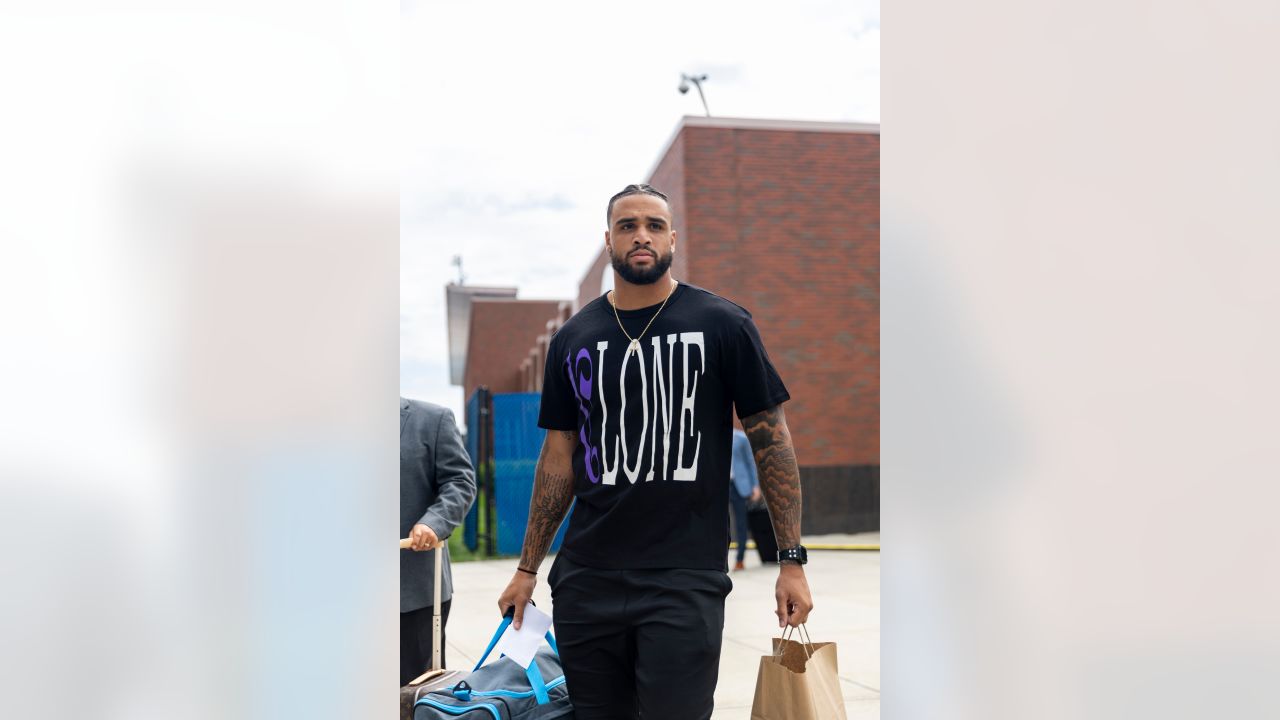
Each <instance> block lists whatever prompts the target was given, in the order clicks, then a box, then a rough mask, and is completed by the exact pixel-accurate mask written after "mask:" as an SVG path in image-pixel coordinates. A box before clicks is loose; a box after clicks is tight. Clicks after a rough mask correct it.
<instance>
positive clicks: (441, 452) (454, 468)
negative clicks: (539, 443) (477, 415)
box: [400, 398, 476, 686]
mask: <svg viewBox="0 0 1280 720" xmlns="http://www.w3.org/2000/svg"><path fill="white" fill-rule="evenodd" d="M475 497H476V476H475V473H474V472H473V471H472V469H471V461H470V460H469V459H468V458H467V451H466V449H465V448H463V446H462V437H461V436H460V435H459V434H458V426H457V425H456V424H455V423H454V421H453V413H451V412H449V410H447V409H445V408H443V407H440V406H439V405H432V404H431V403H426V402H420V401H418V400H406V399H404V398H400V537H402V538H403V537H407V538H409V539H410V540H412V541H413V544H412V545H411V546H410V550H413V551H414V552H401V553H400V685H401V686H404V685H406V684H408V682H409V681H410V680H412V679H414V678H416V677H418V676H419V675H421V674H422V673H423V672H424V671H426V670H427V668H428V667H429V666H430V665H431V650H432V638H431V626H432V620H431V618H432V615H433V614H434V606H433V603H434V602H435V553H434V552H428V551H430V550H433V549H434V548H435V546H436V545H437V544H438V543H440V542H442V541H443V539H444V538H447V537H449V535H450V534H451V533H452V532H453V530H454V528H456V527H458V525H460V524H461V523H462V518H463V516H465V515H466V514H467V511H468V510H470V509H471V503H472V502H473V501H474V500H475ZM441 557H442V558H443V562H444V567H442V568H441V573H440V581H441V583H442V584H443V587H442V588H441V589H440V644H441V647H440V665H441V667H443V666H444V625H445V623H447V622H448V621H449V605H450V602H451V598H452V597H453V578H452V577H451V574H450V572H449V548H448V546H447V545H446V546H445V547H444V548H442V549H441Z"/></svg>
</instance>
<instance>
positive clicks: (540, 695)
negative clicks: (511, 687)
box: [524, 660, 551, 705]
mask: <svg viewBox="0 0 1280 720" xmlns="http://www.w3.org/2000/svg"><path fill="white" fill-rule="evenodd" d="M524 674H525V675H526V676H528V678H529V687H531V688H533V696H534V697H535V698H537V699H538V704H539V705H546V704H547V703H548V702H550V701H551V698H550V697H549V696H548V695H547V684H546V683H545V682H543V681H542V671H541V670H539V669H538V661H537V660H534V661H533V662H531V663H529V667H527V668H525V669H524Z"/></svg>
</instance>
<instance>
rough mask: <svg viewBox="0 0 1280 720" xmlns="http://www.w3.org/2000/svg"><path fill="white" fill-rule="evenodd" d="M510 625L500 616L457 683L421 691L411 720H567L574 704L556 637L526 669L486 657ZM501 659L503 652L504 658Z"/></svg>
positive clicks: (550, 638) (509, 621)
mask: <svg viewBox="0 0 1280 720" xmlns="http://www.w3.org/2000/svg"><path fill="white" fill-rule="evenodd" d="M510 624H511V616H510V615H508V616H507V617H504V618H503V619H502V624H500V625H499V626H498V631H497V632H496V633H494V634H493V639H492V640H490V641H489V647H487V648H485V651H484V655H483V656H481V658H480V662H478V663H476V666H475V668H474V669H473V670H472V671H471V673H470V674H468V675H467V676H466V677H465V678H463V679H462V680H460V681H459V682H458V683H457V684H455V685H453V686H451V687H448V688H441V689H438V690H432V691H431V692H428V693H424V694H423V695H421V696H419V697H418V700H417V702H415V703H414V710H413V720H569V719H570V718H572V717H573V705H572V704H571V703H570V702H569V688H568V687H567V686H566V685H565V682H564V670H563V668H562V667H561V666H560V656H559V654H558V653H559V651H558V650H557V649H556V640H555V638H554V637H553V636H552V635H551V633H550V632H548V633H547V638H546V639H547V644H548V645H550V646H551V647H549V648H546V647H544V648H539V649H538V652H537V654H536V655H534V658H533V662H531V663H529V667H528V668H527V669H526V668H522V667H520V665H519V664H518V663H516V662H515V661H514V660H510V659H506V660H503V659H499V660H497V661H495V662H493V663H490V664H489V665H485V664H484V661H485V660H487V659H488V658H489V653H490V652H491V651H492V650H493V647H494V645H496V644H497V643H498V638H500V637H502V633H504V632H506V630H507V626H508V625H510ZM503 657H505V656H503Z"/></svg>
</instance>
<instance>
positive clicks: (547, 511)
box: [498, 430, 578, 630]
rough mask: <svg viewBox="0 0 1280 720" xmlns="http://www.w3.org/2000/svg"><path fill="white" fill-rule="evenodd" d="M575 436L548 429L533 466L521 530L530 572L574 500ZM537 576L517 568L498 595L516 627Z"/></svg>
mask: <svg viewBox="0 0 1280 720" xmlns="http://www.w3.org/2000/svg"><path fill="white" fill-rule="evenodd" d="M577 446H578V435H577V433H574V432H572V431H569V430H549V431H547V438H546V440H544V441H543V443H542V454H541V455H539V456H538V465H537V467H536V468H535V469H534V476H533V497H532V498H531V499H530V500H529V524H528V526H527V527H526V528H525V532H524V549H523V550H522V551H521V553H520V567H521V568H524V570H529V571H531V572H533V573H536V572H537V571H538V566H539V565H541V564H542V560H543V559H544V558H546V556H547V551H548V550H549V549H550V548H551V541H552V540H553V539H555V536H556V531H558V530H559V529H560V523H561V522H563V521H564V516H565V513H567V512H569V505H570V504H571V503H572V502H573V451H574V450H575V449H576V448H577ZM537 581H538V578H537V576H536V575H533V574H530V573H528V572H523V571H521V570H517V571H516V573H515V575H514V576H513V577H512V578H511V582H510V583H508V584H507V589H506V590H504V591H503V593H502V595H501V596H500V597H499V598H498V611H499V612H501V613H503V614H505V613H506V612H507V608H510V607H512V606H515V609H516V611H515V622H514V623H513V624H514V625H515V627H516V629H517V630H518V629H520V623H521V622H522V621H523V619H524V606H525V603H527V602H529V599H530V598H532V597H533V588H534V585H536V584H537Z"/></svg>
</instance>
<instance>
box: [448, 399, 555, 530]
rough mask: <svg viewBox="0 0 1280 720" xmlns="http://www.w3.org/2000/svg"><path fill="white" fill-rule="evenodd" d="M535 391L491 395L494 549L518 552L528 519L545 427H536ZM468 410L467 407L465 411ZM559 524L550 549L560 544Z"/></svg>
mask: <svg viewBox="0 0 1280 720" xmlns="http://www.w3.org/2000/svg"><path fill="white" fill-rule="evenodd" d="M539 401H540V396H539V395H538V393H507V394H502V395H494V396H493V464H494V485H495V488H494V492H495V494H496V495H497V498H496V500H497V516H498V517H497V525H498V538H497V545H498V547H497V550H498V554H500V555H518V554H519V553H520V550H521V548H522V546H523V545H524V531H525V526H526V525H528V523H529V499H530V498H532V497H533V470H534V467H535V466H536V465H537V463H538V454H539V452H540V451H541V450H542V440H543V438H544V437H545V436H546V434H547V431H546V430H543V429H542V428H540V427H538V407H539ZM468 414H470V411H468ZM567 525H568V522H565V523H564V524H563V525H561V526H560V530H559V531H558V532H557V533H556V537H555V539H554V540H553V541H552V543H551V550H552V551H555V550H556V549H558V548H559V547H560V542H561V540H563V539H564V531H565V527H566V526H567Z"/></svg>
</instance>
